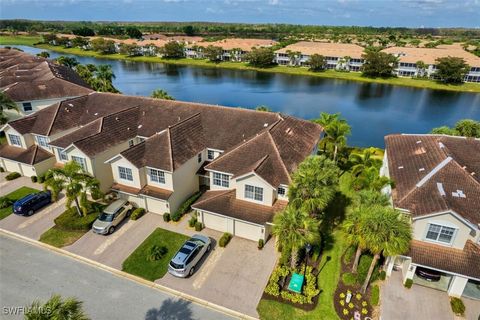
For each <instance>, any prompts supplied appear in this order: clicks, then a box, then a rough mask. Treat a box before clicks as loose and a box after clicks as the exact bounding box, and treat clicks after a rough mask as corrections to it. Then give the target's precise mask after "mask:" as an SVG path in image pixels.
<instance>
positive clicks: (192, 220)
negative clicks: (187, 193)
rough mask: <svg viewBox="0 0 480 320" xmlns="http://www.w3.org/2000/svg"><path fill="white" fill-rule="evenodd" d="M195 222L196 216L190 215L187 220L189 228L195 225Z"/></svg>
mask: <svg viewBox="0 0 480 320" xmlns="http://www.w3.org/2000/svg"><path fill="white" fill-rule="evenodd" d="M196 223H197V217H191V218H190V220H188V226H189V227H190V228H193V227H195V224H196Z"/></svg>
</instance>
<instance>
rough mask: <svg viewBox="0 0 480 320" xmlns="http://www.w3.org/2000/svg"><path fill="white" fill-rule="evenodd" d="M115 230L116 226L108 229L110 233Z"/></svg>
mask: <svg viewBox="0 0 480 320" xmlns="http://www.w3.org/2000/svg"><path fill="white" fill-rule="evenodd" d="M113 232H115V227H114V226H111V227H110V228H109V229H108V233H109V234H112V233H113Z"/></svg>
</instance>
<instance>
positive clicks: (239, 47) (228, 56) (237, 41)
mask: <svg viewBox="0 0 480 320" xmlns="http://www.w3.org/2000/svg"><path fill="white" fill-rule="evenodd" d="M276 43H277V42H276V41H274V40H266V39H242V38H227V39H223V40H218V41H214V42H206V41H202V42H197V43H195V45H190V46H188V47H187V49H186V52H185V55H186V56H187V58H203V50H202V48H206V47H208V46H214V47H220V48H222V49H223V53H222V56H221V57H220V58H221V60H222V61H243V60H244V59H245V54H247V53H248V52H250V51H252V48H269V47H272V46H274V45H275V44H276Z"/></svg>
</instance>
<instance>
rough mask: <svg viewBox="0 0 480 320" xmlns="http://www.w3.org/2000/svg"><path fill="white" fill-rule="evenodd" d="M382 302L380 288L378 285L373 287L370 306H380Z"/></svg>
mask: <svg viewBox="0 0 480 320" xmlns="http://www.w3.org/2000/svg"><path fill="white" fill-rule="evenodd" d="M379 301H380V288H379V287H378V286H377V285H374V286H373V287H372V292H371V293H370V304H371V305H372V306H378V302H379Z"/></svg>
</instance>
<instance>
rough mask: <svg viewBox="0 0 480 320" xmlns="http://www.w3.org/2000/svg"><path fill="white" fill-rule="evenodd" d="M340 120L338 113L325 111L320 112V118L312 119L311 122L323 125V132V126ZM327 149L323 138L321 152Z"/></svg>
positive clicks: (325, 126)
mask: <svg viewBox="0 0 480 320" xmlns="http://www.w3.org/2000/svg"><path fill="white" fill-rule="evenodd" d="M336 120H340V113H338V112H337V113H327V112H322V113H320V118H318V119H314V120H313V122H315V123H318V124H319V125H321V126H322V127H323V130H324V132H325V128H327V127H328V126H329V125H330V124H331V123H332V122H334V121H336ZM326 149H327V144H326V141H325V140H323V153H325V151H326Z"/></svg>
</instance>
